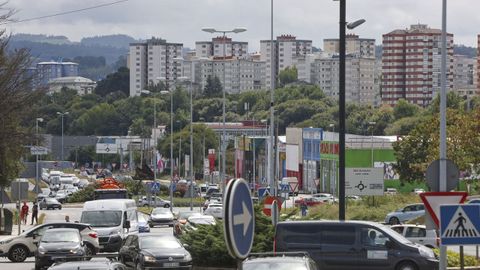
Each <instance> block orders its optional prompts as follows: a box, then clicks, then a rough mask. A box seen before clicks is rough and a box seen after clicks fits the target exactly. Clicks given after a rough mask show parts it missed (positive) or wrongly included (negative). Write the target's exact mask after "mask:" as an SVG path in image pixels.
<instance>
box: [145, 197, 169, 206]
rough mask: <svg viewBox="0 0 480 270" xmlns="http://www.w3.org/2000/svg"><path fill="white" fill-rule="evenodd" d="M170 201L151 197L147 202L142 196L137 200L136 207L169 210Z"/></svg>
mask: <svg viewBox="0 0 480 270" xmlns="http://www.w3.org/2000/svg"><path fill="white" fill-rule="evenodd" d="M170 205H171V203H170V201H167V200H164V199H162V198H160V197H155V199H154V197H151V199H150V201H149V200H148V198H147V196H142V197H141V198H139V199H138V206H143V207H149V206H153V207H164V208H170Z"/></svg>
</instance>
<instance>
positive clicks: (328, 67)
mask: <svg viewBox="0 0 480 270" xmlns="http://www.w3.org/2000/svg"><path fill="white" fill-rule="evenodd" d="M339 65H340V61H339V57H338V55H333V56H332V55H325V54H322V55H318V57H316V58H313V59H312V62H311V63H310V66H311V67H310V81H309V82H310V83H312V84H315V85H318V86H320V88H321V89H322V90H323V91H324V93H325V94H326V95H327V96H331V97H333V98H336V99H338V95H339V76H338V75H339ZM345 90H346V91H345V101H346V102H355V103H361V104H368V105H376V95H377V93H376V87H375V59H374V58H361V57H357V56H356V55H347V56H346V59H345Z"/></svg>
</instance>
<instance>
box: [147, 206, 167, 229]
mask: <svg viewBox="0 0 480 270" xmlns="http://www.w3.org/2000/svg"><path fill="white" fill-rule="evenodd" d="M148 225H149V226H150V228H153V227H154V226H156V225H168V226H169V227H173V214H172V212H171V211H170V209H168V208H160V207H157V208H155V209H153V210H152V213H151V214H150V219H149V220H148Z"/></svg>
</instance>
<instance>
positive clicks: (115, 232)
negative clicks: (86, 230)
mask: <svg viewBox="0 0 480 270" xmlns="http://www.w3.org/2000/svg"><path fill="white" fill-rule="evenodd" d="M121 234H122V232H121V231H120V230H115V231H111V232H110V235H121Z"/></svg>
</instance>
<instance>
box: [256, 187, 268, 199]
mask: <svg viewBox="0 0 480 270" xmlns="http://www.w3.org/2000/svg"><path fill="white" fill-rule="evenodd" d="M257 193H258V197H260V199H262V198H263V197H265V196H269V195H270V191H268V188H265V187H262V188H259V189H258V190H257Z"/></svg>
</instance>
